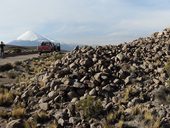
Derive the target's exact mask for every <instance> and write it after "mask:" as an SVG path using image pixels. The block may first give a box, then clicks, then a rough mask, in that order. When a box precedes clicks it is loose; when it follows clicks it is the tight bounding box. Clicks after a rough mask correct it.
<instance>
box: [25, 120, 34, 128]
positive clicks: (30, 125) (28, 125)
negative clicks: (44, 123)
mask: <svg viewBox="0 0 170 128" xmlns="http://www.w3.org/2000/svg"><path fill="white" fill-rule="evenodd" d="M36 125H37V123H36V122H35V121H33V120H26V121H25V122H24V128H37V126H36Z"/></svg>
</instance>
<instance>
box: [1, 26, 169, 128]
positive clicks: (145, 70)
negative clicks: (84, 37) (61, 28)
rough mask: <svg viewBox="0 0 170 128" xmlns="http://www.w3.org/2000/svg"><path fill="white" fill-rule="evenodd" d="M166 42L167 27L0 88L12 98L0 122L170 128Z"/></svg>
mask: <svg viewBox="0 0 170 128" xmlns="http://www.w3.org/2000/svg"><path fill="white" fill-rule="evenodd" d="M169 39H170V29H168V28H167V29H165V30H163V32H156V33H154V34H153V35H152V36H151V37H146V38H139V39H137V40H134V41H132V42H130V43H126V44H120V45H117V46H112V45H109V46H98V47H96V48H93V47H90V46H86V47H82V48H80V49H75V50H74V51H72V52H70V53H67V54H66V55H65V56H64V57H63V58H62V59H58V60H56V62H54V63H52V62H51V66H49V67H44V68H45V69H44V68H43V70H42V71H41V72H39V73H37V74H33V75H34V77H33V78H27V76H24V77H23V78H20V81H19V83H18V84H16V85H14V86H12V87H10V85H8V86H4V87H2V88H3V89H4V88H6V92H5V91H2V92H1V93H2V94H3V95H5V93H8V91H9V90H10V93H12V96H11V97H10V96H8V97H7V96H6V97H7V98H9V99H11V101H10V100H8V102H4V101H3V102H2V103H0V105H1V106H2V108H3V109H4V111H6V113H7V114H4V113H3V114H2V112H1V113H0V114H1V122H5V123H6V124H7V126H8V127H14V125H16V126H17V125H18V127H19V126H22V127H24V126H27V127H31V126H32V127H33V126H34V127H92V128H95V127H116V128H121V127H124V128H143V127H148V128H159V127H160V126H162V127H164V128H166V127H170V113H169V109H170V107H169V94H170V89H169V87H168V86H169V84H167V83H166V80H167V79H168V74H167V72H166V71H165V70H164V67H165V65H166V63H167V61H168V59H169V54H170V53H169V51H170V40H169ZM49 63H50V61H49ZM35 65H38V63H36V64H35ZM39 67H41V64H40V65H39ZM167 67H168V66H167ZM3 89H2V90H3ZM8 95H9V94H8ZM6 97H5V98H6ZM5 98H4V99H5ZM7 98H6V99H7ZM2 99H3V98H2ZM0 101H1V98H0ZM4 106H5V107H6V108H4ZM16 106H17V107H16ZM7 107H8V108H9V109H8V110H6V109H7ZM18 107H19V110H17V111H16V108H18ZM11 108H12V109H11ZM15 112H16V113H15Z"/></svg>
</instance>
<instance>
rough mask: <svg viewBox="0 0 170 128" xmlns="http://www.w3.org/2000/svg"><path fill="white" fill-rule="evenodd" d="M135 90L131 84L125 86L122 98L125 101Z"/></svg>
mask: <svg viewBox="0 0 170 128" xmlns="http://www.w3.org/2000/svg"><path fill="white" fill-rule="evenodd" d="M134 91H135V89H134V88H133V87H131V86H129V87H127V88H126V89H125V92H124V100H125V101H127V100H129V98H130V95H131V94H132V93H133V92H134Z"/></svg>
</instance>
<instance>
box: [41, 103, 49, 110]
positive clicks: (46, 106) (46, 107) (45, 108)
mask: <svg viewBox="0 0 170 128" xmlns="http://www.w3.org/2000/svg"><path fill="white" fill-rule="evenodd" d="M48 106H49V105H48V103H40V104H39V107H40V108H41V109H42V110H45V111H46V110H48Z"/></svg>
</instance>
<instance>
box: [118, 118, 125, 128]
mask: <svg viewBox="0 0 170 128" xmlns="http://www.w3.org/2000/svg"><path fill="white" fill-rule="evenodd" d="M123 124H124V121H123V120H119V122H118V123H117V128H123Z"/></svg>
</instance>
